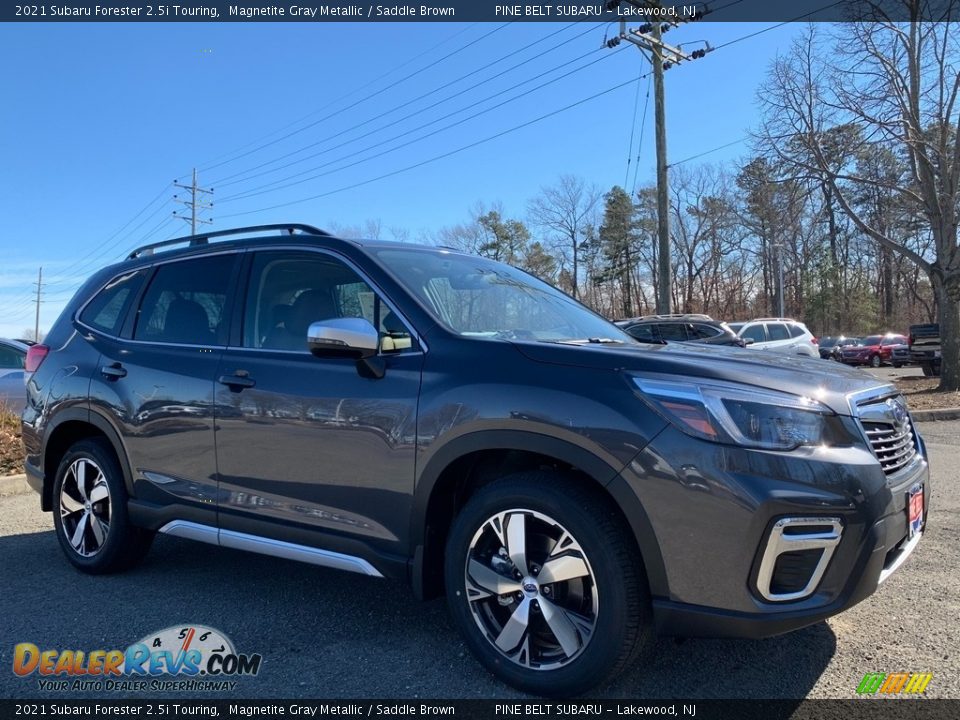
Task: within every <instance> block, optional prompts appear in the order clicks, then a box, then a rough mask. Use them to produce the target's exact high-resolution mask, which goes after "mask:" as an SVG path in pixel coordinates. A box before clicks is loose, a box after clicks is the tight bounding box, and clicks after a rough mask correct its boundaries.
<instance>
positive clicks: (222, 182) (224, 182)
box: [211, 23, 595, 188]
mask: <svg viewBox="0 0 960 720" xmlns="http://www.w3.org/2000/svg"><path fill="white" fill-rule="evenodd" d="M577 24H578V23H570V24H569V25H567V26H566V27H564V28H562V29H560V30H558V31H556V32H555V33H551V34H550V35H545V36H544V37H542V38H540V39H539V40H536V41H534V42H532V43H528V44H527V45H524V46H523V47H520V48H517V49H516V50H513V51H512V52H509V53H507V54H506V55H503V56H502V57H499V58H497V59H496V60H494V61H492V62H490V63H487V64H486V65H483V66H482V67H479V68H476V69H475V70H472V71H471V72H468V73H466V74H465V75H461V76H460V77H458V78H455V79H454V80H450V81H449V82H446V83H444V84H443V85H440V86H438V87H435V88H433V89H432V90H429V91H428V92H426V93H423V94H421V95H419V96H417V97H415V98H413V99H412V100H408V101H407V102H405V103H403V104H401V105H398V106H397V107H394V108H391V109H390V110H387V111H385V112H382V113H379V114H378V115H375V116H373V117H371V118H368V119H366V120H364V121H363V122H360V123H356V124H354V123H351V125H350V126H349V127H348V128H346V129H344V130H341V131H340V132H338V133H335V134H333V135H329V136H327V137H325V138H321V139H320V140H317V141H315V142H312V143H310V144H309V145H305V146H303V147H301V148H298V149H296V150H293V151H291V152H288V153H286V154H284V155H281V156H279V157H277V158H274V159H272V160H268V161H266V162H263V163H260V164H259V165H255V166H253V167H251V168H247V169H246V170H241V171H239V172H236V173H234V174H232V175H227V176H225V177H223V178H221V179H219V180H217V181H214V182H213V183H211V184H212V185H213V186H215V187H218V188H222V187H226V186H229V185H234V184H236V183H238V182H246V181H247V180H252V179H253V178H256V177H260V176H262V175H268V174H270V173H272V172H277V171H279V170H282V169H284V168H287V167H291V166H293V165H297V164H299V163H301V162H305V161H306V160H309V159H311V158H314V157H318V156H319V155H323V154H325V153H328V152H330V151H331V150H335V149H336V148H339V147H343V146H344V145H345V144H349V143H351V142H356V141H357V140H359V139H361V138H363V137H365V136H368V135H371V134H374V133H377V132H380V131H381V130H384V129H386V128H389V127H392V126H393V125H397V124H399V123H401V122H404V121H406V120H409V119H410V118H412V117H416V116H417V115H420V114H422V113H425V112H426V111H428V110H432V109H433V108H435V107H437V106H439V105H442V104H444V103H446V102H449V101H450V100H453V99H454V98H457V97H459V96H461V95H463V94H465V93H467V92H469V91H471V90H475V89H476V88H478V87H481V86H482V85H485V84H487V83H489V82H492V81H493V80H496V79H497V78H499V77H502V76H504V75H506V74H508V73H510V72H512V71H514V70H516V69H518V68H520V67H523V66H524V65H527V64H528V63H530V62H533V61H534V60H536V59H538V58H542V57H543V56H544V55H546V54H548V53H551V52H553V51H555V50H558V49H559V48H561V47H564V46H565V45H567V44H569V43H571V42H573V41H574V40H577V39H579V38H581V37H583V36H584V35H586V34H587V33H589V32H593V31H594V29H595V28H593V27H588V28H587V29H586V30H585V31H584V32H582V33H579V34H577V35H574V36H573V37H571V38H569V39H567V40H565V41H563V42H562V43H559V44H557V45H555V46H553V47H552V48H550V49H549V50H547V51H546V52H544V53H541V54H539V55H538V56H536V57H533V58H528V59H526V60H524V61H522V62H519V63H517V64H516V65H512V66H511V67H509V68H506V69H505V70H502V71H501V72H499V73H497V74H495V75H491V76H490V77H488V78H486V79H485V80H481V81H480V82H478V83H475V84H473V85H471V86H470V87H467V88H464V89H462V90H460V91H459V92H456V93H454V94H453V95H449V96H447V97H446V98H443V99H442V100H438V101H436V102H434V103H433V104H431V105H428V106H426V107H424V108H420V109H419V110H416V111H414V112H412V113H409V114H407V115H405V116H403V117H402V118H399V119H397V120H394V121H392V122H391V123H389V124H387V125H383V126H381V127H378V128H376V129H374V130H371V131H367V132H365V133H363V134H361V135H359V136H358V137H356V138H353V139H352V140H349V141H346V142H345V143H341V144H340V145H337V146H335V147H333V148H328V149H326V150H322V151H321V152H319V153H313V154H312V155H308V156H306V157H304V158H301V159H299V160H295V161H293V162H290V163H286V164H285V165H281V166H279V167H276V168H273V169H271V170H266V171H264V172H261V173H255V174H253V175H249V176H248V177H246V178H241V179H240V180H234V179H233V178H236V177H238V176H240V175H243V174H245V173H248V172H252V171H254V170H258V169H260V168H263V167H266V166H267V165H272V164H274V163H277V162H280V161H281V160H284V159H286V158H288V157H291V156H293V155H299V154H300V153H302V152H304V151H306V150H309V149H310V148H312V147H316V146H317V145H322V144H323V143H325V142H327V141H329V140H334V139H336V138H338V137H340V136H342V135H345V134H347V133H349V132H352V131H355V130H358V129H359V128H362V127H364V126H366V125H369V124H370V123H371V122H374V121H376V120H379V119H380V118H383V117H386V116H387V115H391V114H393V113H395V112H397V111H398V110H402V109H403V108H405V107H408V106H409V105H412V104H413V103H415V102H418V101H419V100H423V99H425V98H427V97H429V96H431V95H434V94H436V93H438V92H440V91H441V90H445V89H446V88H448V87H450V86H452V85H455V84H457V83H459V82H461V81H462V80H465V79H467V78H469V77H471V76H473V75H476V74H477V73H479V72H482V71H483V70H486V69H488V68H490V67H493V66H494V65H497V64H498V63H501V62H503V61H504V60H506V59H508V58H510V57H513V56H514V55H517V54H519V53H521V52H523V51H524V50H529V49H530V48H532V47H535V46H536V45H539V44H540V43H542V42H545V41H546V40H548V39H550V38H551V37H554V36H556V35H559V34H560V33H562V32H564V31H566V30H569V29H570V28H571V27H574V26H576V25H577Z"/></svg>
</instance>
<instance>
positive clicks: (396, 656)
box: [0, 531, 836, 699]
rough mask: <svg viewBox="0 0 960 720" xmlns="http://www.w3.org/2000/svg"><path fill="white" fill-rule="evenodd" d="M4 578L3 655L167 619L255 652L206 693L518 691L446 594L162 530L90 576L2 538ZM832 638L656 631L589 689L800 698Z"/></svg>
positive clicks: (48, 546) (122, 633)
mask: <svg viewBox="0 0 960 720" xmlns="http://www.w3.org/2000/svg"><path fill="white" fill-rule="evenodd" d="M0 577H4V578H5V582H4V585H5V587H4V599H5V603H4V609H3V618H4V622H3V632H2V637H0V667H7V668H10V667H11V665H12V654H13V647H14V645H15V644H17V643H20V642H31V643H34V644H36V645H38V646H39V647H40V648H41V649H54V648H59V649H65V648H71V649H82V650H94V649H114V648H117V649H124V648H126V647H127V646H128V645H130V644H131V643H133V642H136V641H137V640H139V639H141V638H144V637H146V636H147V635H149V634H152V633H155V632H156V631H159V630H161V629H164V628H167V627H171V626H175V625H181V624H203V625H207V626H209V627H213V628H216V629H218V630H220V631H222V632H223V633H224V634H226V635H227V636H228V637H230V638H231V639H232V640H233V642H234V645H235V646H236V648H237V650H238V652H244V653H260V654H261V655H262V656H263V666H262V670H261V672H260V674H259V675H258V676H256V677H246V678H239V679H238V684H237V686H236V688H235V689H234V690H233V691H232V692H230V693H228V694H224V695H221V694H218V693H209V694H205V696H208V697H210V698H211V699H214V698H218V697H219V698H220V699H228V698H230V697H239V698H243V697H248V698H260V699H263V698H269V697H274V698H279V697H286V698H299V697H303V698H324V697H326V698H371V697H373V698H415V697H420V698H488V699H499V698H522V697H524V696H523V694H521V693H518V692H517V691H514V690H512V689H511V688H509V687H507V686H505V685H503V684H502V683H500V682H498V681H497V680H496V679H494V678H493V677H492V676H491V675H490V674H489V673H487V672H486V671H485V670H484V669H483V668H482V667H481V666H480V665H479V663H477V662H476V661H475V660H474V659H473V658H472V656H471V655H470V654H469V652H468V651H467V649H466V647H465V646H464V645H463V643H462V642H461V641H460V638H459V636H458V634H457V633H456V631H455V630H454V628H453V626H452V624H451V622H450V620H449V617H448V615H447V612H446V606H445V604H444V602H443V601H431V602H427V603H420V602H417V601H416V600H415V599H414V598H413V595H412V593H411V592H410V590H409V589H408V588H406V587H405V586H404V585H403V584H401V583H396V582H390V581H384V580H379V579H375V578H369V577H365V576H360V575H351V574H346V573H342V572H337V571H333V570H327V569H324V568H317V567H313V566H309V565H303V564H300V563H294V562H291V561H285V560H277V559H275V558H270V557H265V556H260V555H254V554H250V553H242V552H238V551H233V550H227V549H221V548H216V547H211V546H207V545H202V544H199V543H193V542H190V541H187V540H181V539H178V538H169V537H166V536H161V537H158V538H157V541H156V542H155V543H154V547H153V549H152V550H151V552H150V554H149V555H148V556H147V558H146V560H145V561H144V563H143V564H142V565H140V566H139V567H137V568H135V569H133V570H131V571H129V572H127V573H124V574H121V575H107V576H89V575H84V574H82V573H79V572H77V571H76V570H74V569H73V568H72V567H71V566H70V565H69V564H68V563H67V561H66V560H65V559H64V558H63V556H62V554H61V552H60V548H59V547H58V545H57V540H56V537H55V535H54V533H53V532H52V531H49V532H39V533H32V534H24V535H9V536H4V537H0ZM835 648H836V638H835V637H834V635H833V632H832V631H831V630H830V628H829V627H828V626H827V625H826V624H825V623H820V624H818V625H816V626H813V627H811V628H807V629H805V630H801V631H798V632H795V633H793V634H790V635H787V636H782V637H779V638H773V639H768V640H762V641H744V640H699V639H691V640H687V641H684V642H676V641H674V640H672V639H660V640H658V641H657V644H656V647H655V650H654V652H653V653H652V654H651V655H650V656H649V657H648V658H647V659H646V660H644V661H643V662H642V663H640V664H638V665H636V666H635V667H632V668H630V669H628V670H627V671H626V672H625V673H623V674H622V675H621V676H620V677H619V678H617V679H616V680H615V681H614V682H613V683H612V684H610V685H608V686H606V687H603V688H599V689H598V690H597V691H596V692H594V693H591V697H597V698H644V697H649V698H684V699H706V698H757V697H759V698H796V699H800V698H803V697H805V696H806V695H807V693H808V692H809V691H810V689H811V688H812V687H813V685H814V684H815V683H816V682H817V679H818V678H819V677H820V674H821V673H822V672H823V670H824V668H825V667H826V666H827V664H828V663H829V661H830V658H831V657H832V656H833V654H834V651H835ZM37 695H38V685H37V677H36V676H35V675H34V676H32V677H27V678H21V677H17V676H15V675H14V674H13V673H10V672H8V673H0V697H7V698H10V697H36V696H37ZM42 695H44V696H45V697H50V698H56V697H84V696H89V697H109V696H110V695H107V694H105V693H102V692H101V693H96V692H93V693H76V692H67V693H56V692H52V693H51V692H44V693H42ZM149 695H150V696H153V695H156V693H150V694H149ZM192 695H194V696H195V695H196V693H193V694H192ZM180 696H181V697H189V696H191V693H185V694H181V695H180ZM169 697H177V695H170V696H169Z"/></svg>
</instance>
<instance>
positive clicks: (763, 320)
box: [744, 317, 797, 322]
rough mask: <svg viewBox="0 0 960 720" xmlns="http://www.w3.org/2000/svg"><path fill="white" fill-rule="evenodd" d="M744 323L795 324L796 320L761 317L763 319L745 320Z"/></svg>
mask: <svg viewBox="0 0 960 720" xmlns="http://www.w3.org/2000/svg"><path fill="white" fill-rule="evenodd" d="M744 322H797V319H796V318H777V317H768V318H767V317H763V318H754V319H753V320H746V321H744Z"/></svg>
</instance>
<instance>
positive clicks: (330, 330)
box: [307, 318, 380, 358]
mask: <svg viewBox="0 0 960 720" xmlns="http://www.w3.org/2000/svg"><path fill="white" fill-rule="evenodd" d="M379 343H380V336H379V335H378V334H377V330H376V328H374V327H373V325H371V324H370V322H369V321H368V320H364V319H363V318H334V319H332V320H322V321H320V322H315V323H311V324H310V328H309V329H308V330H307V347H309V348H310V352H312V353H313V354H314V355H321V356H323V355H341V356H342V355H348V356H351V357H357V358H367V357H370V356H372V355H376V354H377V348H378V347H379Z"/></svg>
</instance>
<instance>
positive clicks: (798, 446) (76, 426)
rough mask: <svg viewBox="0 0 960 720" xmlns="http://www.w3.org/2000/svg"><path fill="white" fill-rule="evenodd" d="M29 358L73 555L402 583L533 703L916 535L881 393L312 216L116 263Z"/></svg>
mask: <svg viewBox="0 0 960 720" xmlns="http://www.w3.org/2000/svg"><path fill="white" fill-rule="evenodd" d="M228 236H234V237H233V238H232V239H229V240H226V241H221V242H211V241H212V240H223V239H224V238H226V237H228ZM741 355H746V356H747V357H742V356H741ZM26 370H27V374H28V377H29V379H28V384H27V394H28V402H27V407H26V409H25V410H24V413H23V438H24V443H25V446H26V468H27V472H28V477H29V481H30V483H31V484H32V486H33V487H34V488H35V489H36V490H37V492H38V493H39V494H40V504H41V507H42V508H43V510H46V511H52V512H53V520H54V525H55V529H56V535H57V538H58V540H59V543H60V545H61V547H62V549H63V552H64V553H65V554H66V557H67V559H68V560H69V561H70V562H71V563H72V564H73V565H74V566H76V567H77V568H78V569H80V570H82V571H84V572H88V573H105V572H114V571H119V570H123V569H125V568H129V567H130V566H132V565H133V564H134V563H136V562H137V560H138V559H140V558H141V557H142V556H143V554H144V553H145V552H146V550H147V548H148V547H149V545H150V542H151V539H152V538H153V536H154V534H155V533H158V532H159V533H166V534H169V535H174V536H178V537H182V538H190V539H193V540H198V541H201V542H206V543H211V544H213V545H220V546H223V547H230V548H239V549H244V550H250V551H253V552H259V553H265V554H268V555H273V556H277V557H281V558H287V559H293V560H300V561H304V562H307V563H313V564H316V565H323V566H327V567H332V568H337V569H340V570H348V571H352V572H358V573H363V574H366V575H373V576H378V577H379V576H386V577H389V578H394V579H397V580H401V581H404V582H408V583H410V584H411V585H412V586H413V588H414V590H415V592H416V593H417V595H419V596H421V597H433V596H437V595H440V594H445V595H446V597H447V600H448V603H449V607H450V612H451V614H452V616H453V619H454V622H455V624H456V626H457V627H458V628H459V630H460V632H461V633H462V634H463V637H464V638H465V642H466V643H467V645H468V646H469V647H470V648H471V649H472V651H473V652H474V653H475V654H476V656H477V658H479V660H480V661H481V662H482V663H483V664H484V665H485V666H486V667H487V668H488V669H489V670H490V671H491V672H493V673H495V674H496V675H497V676H498V677H500V678H502V679H503V680H505V681H507V682H509V683H511V684H513V685H515V686H517V687H519V688H522V689H524V690H527V691H530V692H534V693H541V694H557V695H561V694H573V693H579V692H582V691H584V690H586V689H588V688H590V687H592V686H593V685H595V684H597V683H599V682H601V681H603V680H604V679H606V678H608V677H609V676H610V675H611V674H612V673H614V672H616V671H617V670H618V669H620V668H622V667H624V666H625V665H626V664H627V663H630V662H631V661H633V660H634V658H637V657H639V654H640V652H641V651H642V650H643V649H644V648H649V647H651V645H652V636H653V631H654V630H656V631H659V632H661V633H666V634H680V635H711V636H747V637H761V636H768V635H775V634H778V633H783V632H787V631H789V630H793V629H796V628H800V627H803V626H806V625H809V624H811V623H815V622H818V621H820V620H822V619H823V618H826V617H828V616H830V615H833V614H835V613H838V612H840V611H842V610H844V609H845V608H847V607H850V606H851V605H853V604H854V603H857V602H859V601H861V600H863V599H864V598H865V597H867V596H868V595H870V594H871V593H872V592H873V591H874V590H875V589H876V588H877V586H878V584H879V583H880V582H882V581H883V580H884V579H885V578H886V577H888V576H889V575H890V573H892V572H893V571H894V570H895V569H896V568H898V567H899V566H900V565H901V564H902V563H903V562H904V560H905V559H906V558H907V557H908V556H909V554H910V553H911V552H912V550H913V549H914V548H915V547H916V545H917V543H918V542H919V540H920V537H921V534H922V531H923V529H924V523H925V518H926V503H927V498H928V497H929V483H928V469H927V462H926V452H925V448H924V444H923V441H922V440H921V438H920V436H919V435H918V434H917V432H916V429H915V428H914V426H913V423H912V422H911V419H910V415H909V413H908V412H907V409H906V407H905V405H904V401H903V399H902V398H901V396H900V394H899V393H898V392H897V390H896V389H895V388H894V387H893V386H891V385H887V384H882V383H880V382H878V381H877V380H875V379H874V378H872V377H870V376H867V375H865V374H863V373H861V372H859V371H856V370H853V369H849V368H845V367H842V366H832V367H830V368H829V372H824V367H823V364H822V363H820V362H813V361H806V360H803V359H794V358H791V359H790V362H789V363H786V362H784V360H783V358H782V357H781V356H775V355H769V356H766V355H764V354H763V353H743V354H741V353H731V352H728V351H724V350H722V349H714V348H710V347H706V346H697V345H682V344H671V345H652V344H640V343H637V342H636V341H634V340H633V339H632V338H631V337H630V336H629V335H627V334H626V333H624V332H622V331H621V330H620V329H619V328H617V327H616V326H615V325H613V324H611V323H609V322H607V321H606V320H604V319H603V318H601V317H599V316H598V315H596V314H594V313H593V312H591V311H590V310H588V309H587V308H585V307H583V306H582V305H580V304H578V303H577V302H576V301H575V300H573V299H571V298H570V297H568V296H566V295H564V294H563V293H561V292H559V291H558V290H556V289H554V288H552V287H550V286H549V285H546V284H544V283H543V282H541V281H539V280H537V279H535V278H533V277H532V276H530V275H527V274H526V273H523V272H521V271H519V270H516V269H514V268H511V267H508V266H506V265H502V264H500V263H497V262H493V261H491V260H487V259H484V258H480V257H474V256H470V255H465V254H461V253H458V252H454V251H450V250H446V249H441V248H425V247H414V246H409V245H400V244H394V243H384V242H364V241H351V240H341V239H337V238H333V237H330V236H328V235H327V234H325V233H324V232H322V231H320V230H317V229H315V228H312V227H310V226H303V225H291V226H261V227H257V228H245V229H239V230H235V231H223V232H216V233H210V234H208V235H206V236H202V237H201V236H195V237H189V238H184V239H180V240H177V241H168V242H165V243H157V244H154V245H151V246H147V247H145V248H141V249H140V250H137V251H135V252H134V253H132V254H131V255H130V257H129V259H128V260H126V261H125V262H122V263H120V264H117V265H113V266H110V267H107V268H104V269H103V270H101V271H100V272H98V273H96V274H95V275H94V276H93V277H91V278H90V279H89V280H88V281H87V282H86V283H85V284H84V285H83V287H82V288H81V289H80V290H79V291H78V293H77V295H76V296H75V297H74V298H73V299H72V300H71V301H70V303H69V305H68V306H67V307H66V309H65V310H64V312H63V314H62V315H61V316H60V318H59V319H58V320H57V322H56V323H55V324H54V326H53V328H52V329H51V330H50V333H49V335H48V336H47V338H46V340H45V341H44V343H43V344H39V345H35V346H33V347H31V348H30V349H29V351H28V358H27V367H26ZM173 570H174V568H171V571H173ZM305 601H306V602H309V599H308V598H305ZM77 602H78V603H79V604H81V605H82V604H84V603H89V602H95V598H89V599H87V598H83V597H78V598H77ZM387 621H388V618H386V617H385V618H384V622H387Z"/></svg>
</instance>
